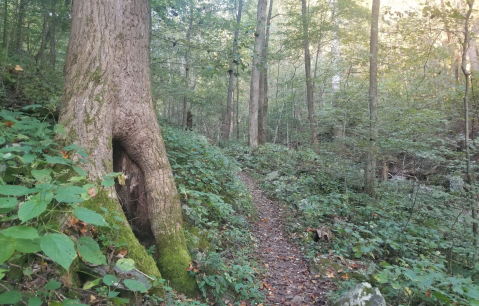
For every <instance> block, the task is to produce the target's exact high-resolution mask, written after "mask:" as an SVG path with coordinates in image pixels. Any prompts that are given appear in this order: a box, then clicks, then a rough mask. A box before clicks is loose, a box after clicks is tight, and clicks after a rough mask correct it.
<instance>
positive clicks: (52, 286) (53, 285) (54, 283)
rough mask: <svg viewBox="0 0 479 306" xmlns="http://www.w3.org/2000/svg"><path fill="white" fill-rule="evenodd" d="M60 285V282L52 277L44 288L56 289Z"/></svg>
mask: <svg viewBox="0 0 479 306" xmlns="http://www.w3.org/2000/svg"><path fill="white" fill-rule="evenodd" d="M61 286H62V283H60V282H57V281H56V280H54V279H52V280H51V281H49V282H48V283H47V284H46V285H45V289H47V290H57V289H60V287H61Z"/></svg>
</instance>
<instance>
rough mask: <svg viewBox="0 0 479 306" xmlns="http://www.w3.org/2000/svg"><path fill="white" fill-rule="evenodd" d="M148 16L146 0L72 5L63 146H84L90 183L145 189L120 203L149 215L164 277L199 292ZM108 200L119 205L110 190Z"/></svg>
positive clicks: (103, 0) (104, 0)
mask: <svg viewBox="0 0 479 306" xmlns="http://www.w3.org/2000/svg"><path fill="white" fill-rule="evenodd" d="M149 13H150V10H149V5H148V1H118V0H101V1H73V6H72V29H71V36H70V44H69V46H68V51H67V58H66V65H65V88H64V93H63V97H62V105H61V113H60V123H62V124H63V125H64V126H65V128H66V129H67V132H68V134H67V135H68V137H67V139H66V141H69V142H73V143H75V144H77V145H80V146H82V147H83V148H85V149H86V151H87V153H88V155H89V156H88V159H89V163H88V164H84V169H85V170H87V171H88V173H89V174H88V175H89V178H90V179H92V180H98V179H100V178H102V177H103V176H104V175H105V174H107V173H110V172H113V171H114V170H117V171H124V172H125V175H127V176H128V180H130V182H129V183H130V185H129V186H126V187H128V188H132V187H131V186H132V185H134V184H139V185H142V184H144V186H138V188H136V186H135V192H137V193H138V194H142V193H143V192H142V191H141V190H144V193H145V194H146V197H143V198H144V199H143V200H142V199H139V200H138V201H137V202H136V203H131V202H126V201H127V200H128V199H123V200H124V201H125V202H126V203H123V204H124V206H125V207H124V209H125V210H126V211H128V212H130V213H131V211H135V210H134V209H133V210H131V209H130V210H128V208H129V205H136V211H138V212H140V215H141V216H143V217H144V218H148V220H141V221H142V222H145V223H146V222H147V221H148V222H149V223H150V224H151V235H152V236H153V237H154V239H155V240H156V244H157V246H158V249H159V257H158V265H159V268H160V271H161V273H162V275H163V277H164V278H166V279H168V280H169V281H170V283H171V285H172V286H173V287H174V288H175V289H177V290H179V291H181V292H184V293H187V294H189V295H193V294H196V291H197V287H196V283H195V281H194V279H193V278H191V277H189V275H188V273H187V271H186V268H187V267H188V265H189V263H190V256H189V253H188V251H187V249H186V243H185V237H184V234H183V228H182V211H181V204H180V200H179V196H178V193H177V190H176V186H175V182H174V178H173V175H172V171H171V167H170V164H169V162H168V159H167V156H166V151H165V146H164V143H163V139H162V136H161V132H160V128H159V125H158V122H157V118H156V116H155V111H154V108H153V103H152V97H151V85H150V68H149V29H150V26H149V21H150V18H149ZM115 150H120V151H122V152H121V154H118V153H119V152H118V151H116V152H114V151H115ZM114 153H115V156H117V158H116V159H115V162H117V161H118V163H117V164H118V166H117V167H116V169H114V167H113V162H114V158H113V156H114ZM122 160H123V161H124V162H121V161H122ZM131 164H134V165H133V166H132V165H131ZM128 180H127V183H128ZM133 180H135V182H134V181H133ZM109 197H110V198H111V199H112V201H115V202H117V201H116V195H115V193H114V192H112V190H110V194H109ZM142 201H143V202H142ZM144 201H146V203H144ZM143 204H144V205H143ZM117 205H119V204H117ZM142 206H143V207H145V206H146V209H147V212H145V211H141V209H142V208H141V207H142ZM137 217H138V216H137ZM143 226H144V224H143ZM143 228H144V227H143ZM144 231H145V232H146V233H145V234H148V229H144ZM131 253H132V252H131V251H129V254H131ZM145 272H147V273H148V272H149V271H145Z"/></svg>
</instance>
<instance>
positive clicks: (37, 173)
mask: <svg viewBox="0 0 479 306" xmlns="http://www.w3.org/2000/svg"><path fill="white" fill-rule="evenodd" d="M31 173H32V175H33V177H34V178H35V179H36V180H37V181H39V182H41V183H45V182H50V181H51V180H52V177H51V173H52V170H50V169H43V170H32V172H31Z"/></svg>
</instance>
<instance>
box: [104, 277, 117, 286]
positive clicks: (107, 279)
mask: <svg viewBox="0 0 479 306" xmlns="http://www.w3.org/2000/svg"><path fill="white" fill-rule="evenodd" d="M103 282H104V283H105V284H106V285H107V286H113V285H114V284H116V283H117V282H118V280H117V279H116V277H115V276H114V275H111V274H107V275H105V276H103Z"/></svg>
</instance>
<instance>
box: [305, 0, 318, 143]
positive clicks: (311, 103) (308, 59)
mask: <svg viewBox="0 0 479 306" xmlns="http://www.w3.org/2000/svg"><path fill="white" fill-rule="evenodd" d="M301 13H302V17H303V18H302V20H303V46H304V70H305V73H306V100H307V105H308V119H309V127H310V129H311V140H310V142H311V143H318V135H317V134H318V132H317V129H316V119H314V98H313V85H312V82H311V55H310V53H309V16H308V7H307V5H306V0H301Z"/></svg>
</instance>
